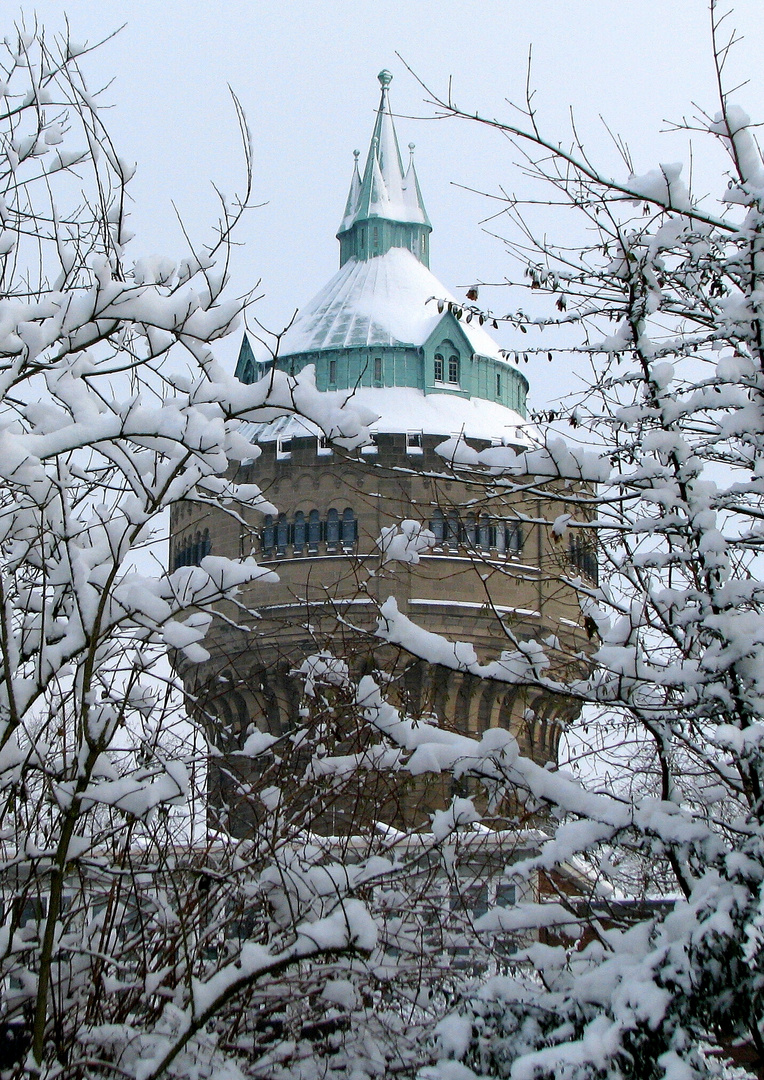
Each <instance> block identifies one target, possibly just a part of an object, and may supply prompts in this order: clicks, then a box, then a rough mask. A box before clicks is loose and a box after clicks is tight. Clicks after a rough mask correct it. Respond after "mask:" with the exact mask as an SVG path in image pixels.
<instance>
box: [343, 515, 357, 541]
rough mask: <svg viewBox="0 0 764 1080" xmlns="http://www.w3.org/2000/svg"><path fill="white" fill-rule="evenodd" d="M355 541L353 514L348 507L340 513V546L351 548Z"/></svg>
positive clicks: (355, 530)
mask: <svg viewBox="0 0 764 1080" xmlns="http://www.w3.org/2000/svg"><path fill="white" fill-rule="evenodd" d="M356 539H357V527H356V520H355V514H354V513H353V511H352V510H351V509H350V507H349V506H347V507H345V509H344V510H343V511H342V546H343V547H344V548H346V549H349V548H352V547H353V546H354V544H355V542H356Z"/></svg>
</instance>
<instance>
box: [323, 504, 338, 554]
mask: <svg viewBox="0 0 764 1080" xmlns="http://www.w3.org/2000/svg"><path fill="white" fill-rule="evenodd" d="M339 542H340V516H339V514H338V513H337V511H336V510H334V509H332V510H330V511H329V513H328V514H327V515H326V548H327V551H334V550H335V549H336V547H337V545H338V544H339Z"/></svg>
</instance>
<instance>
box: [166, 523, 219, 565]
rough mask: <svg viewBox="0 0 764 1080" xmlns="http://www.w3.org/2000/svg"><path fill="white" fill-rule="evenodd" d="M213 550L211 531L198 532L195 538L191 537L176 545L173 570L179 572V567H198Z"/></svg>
mask: <svg viewBox="0 0 764 1080" xmlns="http://www.w3.org/2000/svg"><path fill="white" fill-rule="evenodd" d="M211 550H212V543H211V541H210V530H209V529H205V530H204V532H197V533H196V535H195V536H189V537H187V538H186V539H185V540H184V541H183V542H182V543H178V544H176V546H175V555H174V557H173V560H172V568H173V570H177V569H178V567H179V566H198V565H199V563H200V562H201V561H202V559H203V558H204V556H205V555H209V553H210V551H211Z"/></svg>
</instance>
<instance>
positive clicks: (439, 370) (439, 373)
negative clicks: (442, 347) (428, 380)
mask: <svg viewBox="0 0 764 1080" xmlns="http://www.w3.org/2000/svg"><path fill="white" fill-rule="evenodd" d="M443 371H444V368H443V355H442V353H439V352H436V353H435V370H434V378H435V382H443Z"/></svg>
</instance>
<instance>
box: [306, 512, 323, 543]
mask: <svg viewBox="0 0 764 1080" xmlns="http://www.w3.org/2000/svg"><path fill="white" fill-rule="evenodd" d="M320 543H321V518H320V517H319V513H318V510H311V512H310V513H309V514H308V551H311V552H316V551H318V545H319V544H320Z"/></svg>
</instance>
